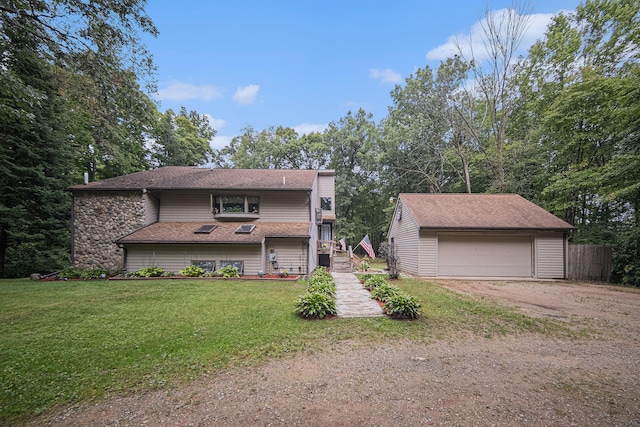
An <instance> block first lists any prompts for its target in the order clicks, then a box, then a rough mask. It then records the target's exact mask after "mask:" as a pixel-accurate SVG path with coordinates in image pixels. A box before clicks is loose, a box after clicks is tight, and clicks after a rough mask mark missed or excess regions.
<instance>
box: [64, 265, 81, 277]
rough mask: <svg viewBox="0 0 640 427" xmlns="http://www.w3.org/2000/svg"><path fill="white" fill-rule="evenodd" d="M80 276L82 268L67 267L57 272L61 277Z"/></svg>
mask: <svg viewBox="0 0 640 427" xmlns="http://www.w3.org/2000/svg"><path fill="white" fill-rule="evenodd" d="M81 276H82V270H80V269H79V268H75V267H67V268H65V269H64V270H62V271H60V273H59V274H58V277H59V278H61V279H79V278H80V277H81Z"/></svg>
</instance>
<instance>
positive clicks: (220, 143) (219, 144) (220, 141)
mask: <svg viewBox="0 0 640 427" xmlns="http://www.w3.org/2000/svg"><path fill="white" fill-rule="evenodd" d="M232 139H233V137H232V136H222V135H221V136H214V137H213V139H212V140H211V141H209V145H210V146H211V148H213V149H214V150H220V149H221V148H224V147H226V146H227V145H229V143H230V142H231V140H232Z"/></svg>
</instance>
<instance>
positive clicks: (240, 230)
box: [236, 224, 256, 234]
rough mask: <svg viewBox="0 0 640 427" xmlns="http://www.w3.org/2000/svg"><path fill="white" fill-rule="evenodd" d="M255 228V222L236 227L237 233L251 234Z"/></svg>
mask: <svg viewBox="0 0 640 427" xmlns="http://www.w3.org/2000/svg"><path fill="white" fill-rule="evenodd" d="M254 228H256V226H255V224H242V225H241V226H240V227H238V228H237V229H236V234H250V233H251V232H252V231H253V229H254Z"/></svg>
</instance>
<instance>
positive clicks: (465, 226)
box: [389, 194, 573, 279]
mask: <svg viewBox="0 0 640 427" xmlns="http://www.w3.org/2000/svg"><path fill="white" fill-rule="evenodd" d="M572 229H573V227H572V226H571V225H570V224H568V223H566V222H564V221H562V220H561V219H559V218H557V217H555V216H554V215H552V214H551V213H549V212H547V211H545V210H544V209H542V208H541V207H539V206H537V205H535V204H533V203H531V202H529V201H527V200H526V199H524V198H522V197H520V196H518V195H513V194H400V196H399V197H398V202H397V204H396V208H395V212H394V216H393V220H392V222H391V226H390V228H389V243H392V242H393V243H394V247H395V248H396V250H397V255H398V259H399V265H400V270H401V271H403V272H406V273H410V274H414V275H418V276H424V277H519V278H525V277H529V278H538V279H543V278H545V279H546V278H548V279H563V278H566V271H567V268H566V266H567V258H566V253H567V239H568V233H569V232H570V231H571V230H572Z"/></svg>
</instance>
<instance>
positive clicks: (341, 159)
mask: <svg viewBox="0 0 640 427" xmlns="http://www.w3.org/2000/svg"><path fill="white" fill-rule="evenodd" d="M143 6H144V2H143V1H141V0H118V1H107V0H103V1H99V2H91V3H90V4H88V5H85V4H84V3H81V2H80V3H78V2H73V1H71V0H63V1H56V2H49V1H36V0H10V1H9V2H8V3H7V5H6V6H0V18H1V19H2V27H1V29H0V30H1V31H2V38H1V40H0V43H2V45H3V46H2V47H3V51H4V52H5V53H4V55H3V56H2V58H0V61H2V66H0V79H1V80H0V90H1V93H0V97H2V104H1V106H0V122H1V123H0V137H1V138H2V141H3V142H2V149H1V150H0V168H1V171H2V176H0V188H1V189H2V192H1V194H0V263H2V264H0V267H1V268H0V274H4V275H18V274H28V273H29V272H31V271H39V270H46V269H53V268H56V267H57V266H60V265H62V264H64V263H68V238H69V236H68V233H69V231H68V230H69V225H68V224H69V201H68V199H69V197H68V194H66V193H65V191H64V189H65V188H66V186H67V185H68V184H70V183H71V182H72V180H73V179H76V182H77V177H78V176H81V174H82V172H84V171H89V172H90V174H92V178H94V179H100V178H107V177H111V176H117V175H122V174H125V173H130V172H134V171H138V170H143V169H147V168H151V167H157V166H161V165H204V164H207V165H213V166H214V167H236V168H331V169H335V170H336V176H337V180H336V210H337V217H338V220H337V233H338V235H339V237H345V238H347V239H348V240H349V241H350V243H353V244H354V245H355V244H357V242H358V241H359V239H361V238H362V236H364V235H365V234H369V236H370V237H371V240H372V242H373V243H374V246H376V247H377V243H379V242H381V241H382V240H383V239H384V235H385V233H386V231H387V228H388V224H389V220H390V214H391V211H392V210H393V203H390V201H393V200H394V198H396V197H397V195H398V194H399V193H402V192H474V193H501V192H506V193H516V194H520V195H522V196H524V197H525V198H527V199H529V200H531V201H533V202H535V203H537V204H539V205H541V206H542V207H544V208H546V209H547V210H549V211H551V212H552V213H554V214H556V215H557V216H559V217H561V218H562V219H564V220H566V221H567V222H569V223H570V224H572V225H575V226H576V227H577V231H576V232H575V233H574V234H573V236H572V240H573V242H575V243H594V244H608V245H612V246H613V247H614V254H615V260H614V264H615V266H614V270H615V272H614V276H615V277H614V278H615V280H617V281H620V282H623V283H626V284H631V285H635V286H639V285H640V227H639V225H640V224H639V221H640V220H639V219H638V216H637V212H638V208H639V204H640V152H639V151H640V141H638V131H639V126H640V68H639V64H638V57H639V55H640V49H639V42H640V22H639V21H640V0H631V1H628V0H587V1H585V2H583V3H582V4H580V5H579V6H578V7H577V8H576V10H575V11H572V12H569V13H563V14H560V15H558V16H556V17H554V18H553V20H552V22H551V24H550V26H549V27H548V29H547V31H546V33H545V35H544V37H543V38H542V39H541V40H539V41H538V42H536V43H535V44H534V45H533V46H532V47H531V48H530V49H529V51H528V53H527V55H526V56H522V57H520V56H517V52H518V48H519V47H520V44H521V42H522V39H523V36H524V34H525V32H526V30H527V27H528V25H529V22H528V21H527V19H528V18H527V16H528V12H529V10H528V5H527V4H526V2H520V3H516V4H514V7H513V8H511V9H508V10H506V11H503V12H500V13H496V12H487V14H486V16H485V19H484V20H483V21H482V22H483V33H484V37H483V40H482V41H481V42H482V43H481V44H480V45H481V46H483V49H482V52H479V51H474V50H472V49H468V48H467V46H464V45H460V46H459V47H458V51H457V52H456V53H455V54H452V55H451V57H450V58H448V59H446V60H444V61H442V62H441V63H440V64H439V66H438V67H436V68H433V69H432V68H430V67H428V66H425V67H423V68H419V69H417V70H416V71H414V73H412V74H411V75H410V76H409V77H408V78H407V79H406V80H405V82H404V83H403V84H401V85H397V86H396V87H395V88H394V89H393V91H392V92H391V94H390V101H391V102H390V104H391V105H390V106H389V109H388V114H387V116H386V117H384V118H383V119H382V120H380V121H378V122H376V121H374V120H373V117H372V116H371V114H369V113H367V112H366V111H364V110H362V109H360V110H358V111H352V112H348V113H347V114H346V115H345V116H343V117H341V118H339V119H337V120H335V121H333V122H331V123H330V124H329V125H328V126H327V128H326V129H325V131H323V132H321V133H311V134H307V135H299V134H297V133H296V132H295V131H294V130H293V129H291V128H286V127H282V126H273V127H269V128H267V129H262V130H257V129H254V128H253V127H251V126H248V127H246V128H245V129H244V130H243V131H242V133H241V135H239V136H237V137H235V138H234V139H233V140H232V141H231V143H230V144H229V145H228V146H226V147H224V148H222V149H220V150H212V149H211V148H210V146H209V144H208V141H209V140H210V139H211V138H212V137H213V136H214V135H215V130H214V129H213V128H212V127H211V126H210V124H209V123H208V121H207V118H206V116H204V115H200V114H198V113H197V112H195V111H190V112H189V111H187V110H186V109H184V108H183V109H182V110H181V111H180V112H173V111H170V110H169V111H166V112H164V113H161V112H159V111H158V109H157V106H156V105H155V104H154V103H153V102H152V101H150V98H149V96H148V95H147V94H148V93H152V92H153V91H154V88H153V86H152V84H151V85H150V86H148V87H142V86H141V85H143V84H144V83H143V82H145V81H146V80H145V79H148V80H152V79H151V76H152V75H153V63H152V61H151V57H150V55H149V54H148V52H146V51H145V50H144V46H142V45H141V43H140V41H139V34H140V33H141V32H146V33H149V34H156V33H157V30H156V29H155V27H154V26H153V24H152V22H151V20H150V19H149V18H148V17H147V16H146V15H145V14H144V9H143ZM69 16H74V17H75V19H74V21H73V22H74V25H75V26H74V27H73V29H74V32H73V33H71V32H69V31H70V30H69V29H70V28H71V27H69V25H68V23H69V21H65V19H69ZM80 18H84V19H80ZM65 22H66V24H65ZM81 24H82V25H81ZM83 25H84V27H83ZM78 27H80V28H78ZM474 46H478V44H474Z"/></svg>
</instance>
